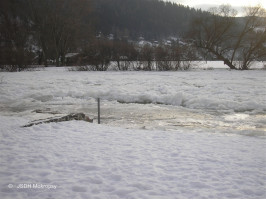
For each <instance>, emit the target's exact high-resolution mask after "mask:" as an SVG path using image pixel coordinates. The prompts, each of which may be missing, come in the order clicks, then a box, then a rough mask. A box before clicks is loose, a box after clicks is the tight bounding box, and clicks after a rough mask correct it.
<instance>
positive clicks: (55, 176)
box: [0, 68, 266, 198]
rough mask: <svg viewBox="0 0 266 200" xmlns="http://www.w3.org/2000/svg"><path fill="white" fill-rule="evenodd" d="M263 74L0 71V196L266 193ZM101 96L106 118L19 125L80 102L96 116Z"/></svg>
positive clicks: (249, 195)
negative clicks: (97, 100)
mask: <svg viewBox="0 0 266 200" xmlns="http://www.w3.org/2000/svg"><path fill="white" fill-rule="evenodd" d="M265 77H266V71H265V70H251V71H229V70H226V69H214V70H199V69H197V70H192V71H187V72H69V71H67V70H65V69H63V68H60V69H59V68H50V69H46V70H45V71H37V72H21V73H1V74H0V86H1V87H0V128H1V129H0V159H1V166H0V196H1V197H2V198H266V192H265V191H266V186H265V184H266V143H265V138H266V137H265V136H266V125H265V124H266V98H265V97H266V79H265ZM97 97H100V98H101V103H102V105H101V111H102V123H103V125H97V124H96V123H95V124H90V123H86V122H80V121H71V122H62V123H51V124H42V125H37V126H33V127H30V128H22V127H21V126H22V125H25V124H27V123H29V122H30V121H33V120H36V119H45V118H48V117H52V116H62V115H66V114H69V113H76V112H84V113H86V114H87V115H88V116H90V117H93V118H96V116H97V112H96V111H97V107H96V106H97V104H96V100H95V98H97ZM36 111H37V112H36ZM40 111H42V112H40ZM95 121H96V120H95ZM22 184H27V185H22Z"/></svg>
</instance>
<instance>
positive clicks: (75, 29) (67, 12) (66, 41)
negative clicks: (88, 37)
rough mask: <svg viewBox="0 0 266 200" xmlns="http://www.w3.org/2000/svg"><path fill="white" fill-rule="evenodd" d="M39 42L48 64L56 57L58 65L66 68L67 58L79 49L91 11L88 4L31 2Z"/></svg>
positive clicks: (76, 0)
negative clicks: (81, 32) (84, 22)
mask: <svg viewBox="0 0 266 200" xmlns="http://www.w3.org/2000/svg"><path fill="white" fill-rule="evenodd" d="M28 4H29V7H30V10H31V19H32V21H33V26H34V27H35V31H36V38H37V40H38V43H39V45H40V47H41V50H42V54H43V56H44V61H45V64H46V65H47V63H46V60H47V57H48V54H49V53H50V54H51V53H53V52H54V53H53V54H54V57H55V59H56V65H57V66H60V65H65V55H66V53H68V52H69V51H70V48H71V47H72V46H75V42H76V39H77V38H78V33H79V30H81V21H82V17H84V16H85V15H86V14H87V13H88V12H89V10H90V5H89V1H88V0H84V1H80V0H67V1H65V0H45V1H42V0H28Z"/></svg>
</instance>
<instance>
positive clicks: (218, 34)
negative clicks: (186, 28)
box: [192, 5, 265, 70]
mask: <svg viewBox="0 0 266 200" xmlns="http://www.w3.org/2000/svg"><path fill="white" fill-rule="evenodd" d="M210 11H211V13H212V15H209V16H206V17H205V18H201V19H197V20H195V21H194V23H193V28H192V30H193V31H192V33H193V35H194V37H195V44H196V46H197V47H198V48H201V49H204V50H205V51H206V52H207V53H210V54H212V55H214V56H215V58H216V59H218V60H222V61H224V64H226V65H227V66H228V67H230V68H231V69H243V70H244V69H248V68H249V66H250V64H251V62H252V61H253V60H257V59H259V58H260V57H262V56H263V55H265V54H264V53H263V52H264V51H262V48H263V44H264V43H265V10H264V9H263V8H262V7H261V6H255V7H247V8H246V16H245V17H243V21H242V24H239V23H237V21H236V18H235V16H236V14H237V13H236V11H235V10H234V9H233V8H232V7H231V6H230V5H222V6H220V7H219V8H213V9H211V10H210ZM263 21H264V22H263ZM263 24H264V26H263ZM258 30H262V31H258ZM239 61H240V62H239ZM237 63H241V64H240V65H237Z"/></svg>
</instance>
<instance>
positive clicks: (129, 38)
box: [0, 0, 266, 71]
mask: <svg viewBox="0 0 266 200" xmlns="http://www.w3.org/2000/svg"><path fill="white" fill-rule="evenodd" d="M265 13H266V12H265V9H263V8H262V7H260V6H254V7H247V8H246V15H245V16H243V17H241V18H240V17H236V11H235V10H234V9H233V8H232V7H230V6H229V5H222V6H220V7H218V8H212V9H211V10H209V12H202V11H201V10H195V9H191V8H189V7H185V6H182V5H177V4H174V3H170V2H163V1H160V0H108V1H106V0H67V1H66V0H1V1H0V67H1V68H4V69H6V70H8V71H21V70H23V69H25V68H27V67H28V66H30V65H32V64H34V65H44V66H48V65H49V64H52V65H56V66H65V65H67V64H73V65H84V66H86V65H90V66H91V67H90V69H91V70H106V69H108V67H109V65H110V61H115V62H116V63H117V69H119V70H125V69H128V68H129V67H128V66H132V65H133V64H132V63H133V62H132V61H133V60H134V61H136V62H135V63H134V65H135V66H133V68H134V69H137V70H152V69H156V70H176V69H181V68H182V67H181V63H182V62H187V61H188V60H190V61H192V60H198V59H214V60H222V61H224V63H225V64H226V65H228V67H229V68H231V69H243V70H244V69H249V67H250V66H251V64H252V62H253V61H257V60H265V58H266V50H265V48H266V31H265V27H266V14H265ZM110 34H111V35H112V39H110V38H109V39H108V35H110ZM140 36H141V37H142V38H143V37H144V38H145V39H146V40H150V41H154V40H158V41H159V42H160V41H162V40H163V39H165V38H166V37H169V36H175V37H176V38H182V40H183V41H185V42H183V43H178V42H172V44H170V45H169V44H168V45H164V44H161V45H155V46H154V45H144V46H139V45H137V42H136V41H137V40H138V38H139V37H140ZM68 53H76V54H75V55H77V56H73V57H71V56H68ZM171 61H176V62H171ZM154 63H156V66H155V67H154ZM174 63H175V64H174ZM86 68H87V67H86Z"/></svg>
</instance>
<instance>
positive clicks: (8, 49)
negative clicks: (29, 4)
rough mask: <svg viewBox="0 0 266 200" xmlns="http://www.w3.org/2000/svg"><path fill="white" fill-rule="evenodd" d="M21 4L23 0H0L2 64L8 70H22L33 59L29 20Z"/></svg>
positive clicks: (0, 51) (0, 52) (0, 63)
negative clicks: (20, 8) (19, 0)
mask: <svg viewBox="0 0 266 200" xmlns="http://www.w3.org/2000/svg"><path fill="white" fill-rule="evenodd" d="M19 6H20V7H23V6H24V4H23V2H18V1H13V0H10V1H8V0H2V1H0V27H1V29H0V39H1V42H0V54H1V60H0V65H1V66H2V67H5V68H6V69H7V70H8V71H21V70H23V69H25V68H28V65H29V64H31V61H32V53H31V49H30V48H31V46H30V27H29V20H28V18H27V16H26V15H25V14H24V13H22V12H21V10H19V9H18V8H19Z"/></svg>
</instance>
